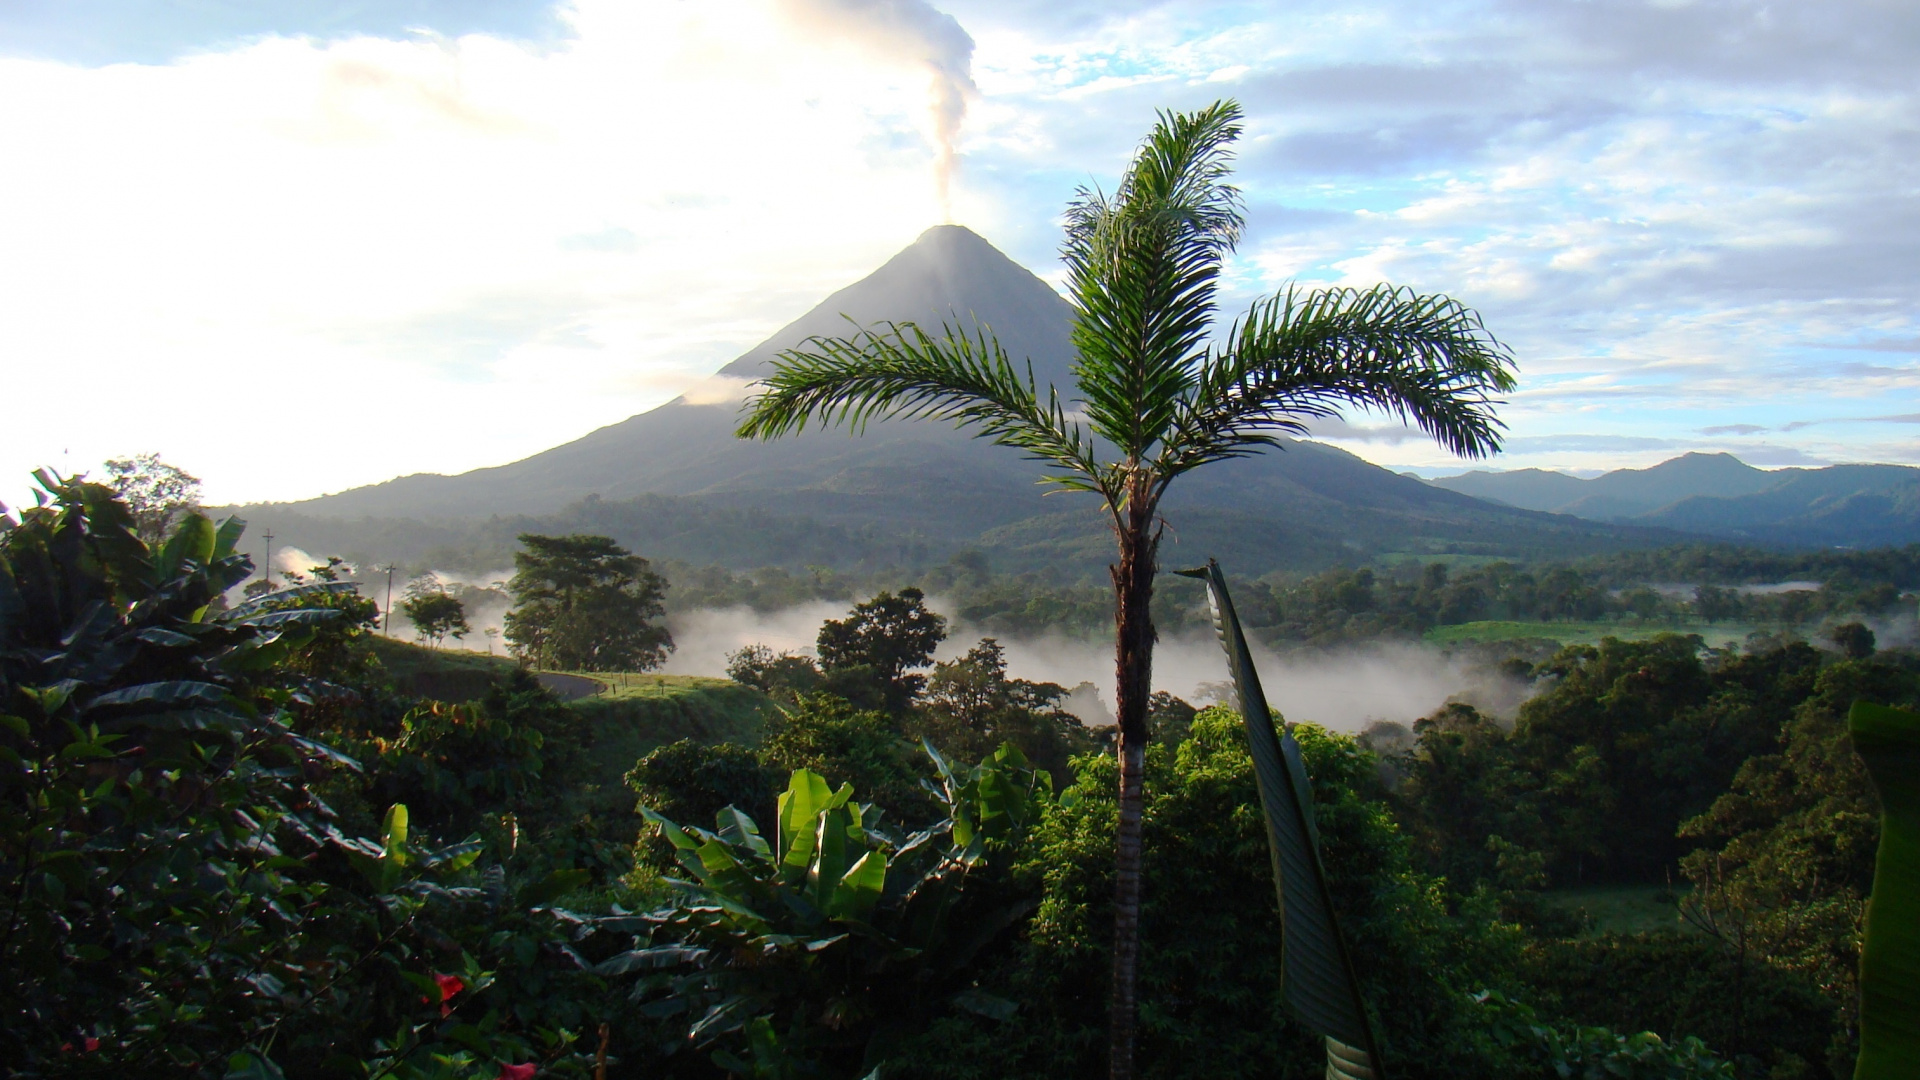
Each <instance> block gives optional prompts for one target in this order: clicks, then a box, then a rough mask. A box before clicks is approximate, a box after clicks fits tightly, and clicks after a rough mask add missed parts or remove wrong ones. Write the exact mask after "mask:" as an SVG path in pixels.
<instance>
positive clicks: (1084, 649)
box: [663, 597, 1529, 731]
mask: <svg viewBox="0 0 1920 1080" xmlns="http://www.w3.org/2000/svg"><path fill="white" fill-rule="evenodd" d="M847 606H848V605H846V604H844V603H835V602H830V601H821V602H818V603H812V604H803V605H801V606H798V607H793V608H788V609H786V610H784V611H779V612H773V613H770V614H769V613H763V612H756V611H753V610H751V609H748V608H729V609H718V610H716V609H706V610H701V611H693V612H685V613H682V614H679V615H676V616H674V617H672V618H670V619H669V620H668V627H669V628H670V629H671V630H672V631H673V640H674V643H675V645H676V648H675V650H674V652H673V655H672V656H671V657H670V658H669V659H668V660H667V663H666V666H665V668H664V669H663V670H665V671H667V672H670V673H674V674H682V675H721V674H724V673H725V671H726V655H727V654H728V653H730V652H732V651H734V650H736V649H739V648H741V647H742V646H745V645H752V644H761V645H767V646H771V647H772V648H773V649H775V650H778V651H787V652H804V653H811V651H812V646H813V642H814V638H815V636H816V635H817V634H818V633H819V632H820V624H821V623H822V622H823V621H825V620H827V619H838V618H842V617H844V616H845V615H846V613H847ZM928 606H929V607H931V608H933V610H935V611H941V610H942V609H943V607H945V609H946V610H951V607H950V606H945V605H942V604H941V603H940V601H939V598H937V597H930V598H929V599H928ZM983 636H985V634H984V632H983V631H981V630H979V629H978V628H974V627H968V626H966V625H965V624H962V623H954V624H950V625H949V627H948V636H947V640H946V642H945V643H944V644H943V645H942V646H941V648H940V652H939V654H938V657H937V658H938V659H942V660H945V659H951V658H952V657H955V656H958V655H960V654H961V653H964V652H966V651H967V650H968V649H970V648H972V647H973V645H974V644H975V643H976V642H978V641H979V640H980V638H981V637H983ZM995 636H996V637H997V638H998V640H999V642H1000V644H1001V645H1003V646H1005V647H1006V650H1007V672H1008V674H1009V675H1011V676H1013V677H1015V678H1020V679H1031V680H1034V681H1036V682H1051V683H1059V684H1060V685H1061V686H1065V687H1068V688H1072V687H1075V686H1078V685H1079V684H1080V683H1082V682H1089V683H1092V684H1093V686H1094V687H1095V688H1096V689H1097V690H1098V692H1099V695H1100V702H1101V705H1102V706H1104V709H1103V710H1102V711H1110V710H1111V709H1112V706H1113V677H1114V671H1113V647H1112V645H1111V644H1105V643H1097V642H1092V641H1087V640H1082V639H1078V638H1070V637H1067V636H1064V635H1059V636H1054V635H1049V636H1043V637H1037V638H1019V637H1008V636H1004V635H995ZM1254 651H1255V656H1256V659H1257V661H1258V663H1259V665H1260V679H1261V684H1262V685H1263V686H1264V687H1265V688H1266V691H1267V698H1268V700H1269V702H1270V703H1271V704H1272V705H1273V706H1274V707H1275V708H1277V709H1279V710H1280V711H1281V713H1282V714H1284V715H1285V716H1286V717H1287V719H1289V720H1311V721H1313V722H1315V723H1319V724H1324V725H1326V726H1328V727H1332V728H1337V729H1339V730H1342V731H1358V730H1360V729H1361V728H1363V727H1365V726H1366V725H1367V723H1368V722H1370V721H1374V720H1395V721H1399V722H1400V723H1411V722H1412V721H1414V720H1417V719H1419V718H1420V717H1423V716H1427V715H1430V714H1431V713H1433V712H1434V711H1435V710H1437V709H1438V708H1439V707H1440V706H1442V705H1444V704H1446V703H1447V701H1448V700H1450V699H1451V700H1463V701H1469V702H1472V703H1473V704H1474V705H1476V706H1478V707H1480V708H1482V709H1483V710H1486V711H1488V712H1491V713H1493V714H1495V715H1498V716H1502V717H1511V716H1512V715H1513V711H1514V710H1515V709H1516V708H1518V707H1519V704H1520V702H1521V701H1523V700H1524V699H1525V697H1526V695H1527V693H1528V692H1529V691H1528V688H1527V687H1526V686H1525V685H1524V684H1522V683H1520V682H1517V681H1515V680H1512V679H1509V678H1506V677H1504V676H1501V675H1499V674H1498V673H1497V672H1492V671H1488V670H1485V669H1481V668H1476V667H1470V666H1469V665H1468V664H1467V663H1465V662H1463V661H1461V660H1458V659H1454V658H1449V657H1448V656H1446V655H1444V654H1442V653H1441V652H1440V651H1439V650H1437V649H1432V648H1425V647H1421V646H1418V645H1402V644H1378V645H1368V646H1364V647H1359V648H1351V649H1343V650H1338V651H1328V652H1315V653H1313V654H1311V655H1304V654H1296V655H1293V656H1289V657H1286V658H1282V657H1280V656H1278V655H1276V654H1275V653H1274V652H1272V651H1271V650H1268V649H1264V648H1261V647H1259V646H1255V650H1254ZM1153 669H1154V670H1153V684H1154V687H1155V689H1159V690H1166V691H1168V692H1170V693H1173V694H1175V695H1178V696H1179V697H1183V698H1186V699H1187V700H1188V701H1191V702H1194V703H1195V704H1203V703H1206V702H1208V701H1212V700H1214V699H1216V698H1218V697H1224V695H1225V688H1224V686H1223V685H1222V684H1224V683H1225V681H1226V680H1227V677H1228V676H1227V666H1226V657H1225V655H1224V654H1223V653H1222V651H1221V649H1220V643H1219V641H1218V640H1217V639H1216V638H1215V637H1214V636H1213V634H1212V632H1211V631H1205V632H1201V631H1195V632H1191V633H1187V634H1182V635H1179V636H1172V635H1169V636H1167V637H1163V638H1162V639H1161V641H1160V644H1159V646H1158V647H1157V648H1155V649H1154V665H1153ZM1089 711H1092V710H1086V709H1078V710H1076V713H1077V714H1078V715H1080V716H1081V719H1083V720H1086V721H1087V722H1089V723H1094V722H1098V721H1100V720H1106V721H1107V722H1111V719H1110V716H1102V717H1095V716H1087V715H1085V713H1086V712H1089Z"/></svg>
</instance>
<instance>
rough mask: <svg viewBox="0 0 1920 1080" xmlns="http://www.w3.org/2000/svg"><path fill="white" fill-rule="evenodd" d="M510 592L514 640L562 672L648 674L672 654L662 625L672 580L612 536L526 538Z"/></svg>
mask: <svg viewBox="0 0 1920 1080" xmlns="http://www.w3.org/2000/svg"><path fill="white" fill-rule="evenodd" d="M520 543H521V544H522V545H523V546H524V548H525V550H523V551H518V552H515V553H514V556H513V565H514V569H515V571H516V572H515V573H514V575H513V580H512V581H509V582H508V583H507V591H508V592H510V593H512V594H513V599H514V607H513V610H512V611H509V612H507V641H508V642H509V643H511V644H512V645H513V646H514V648H515V649H516V650H517V651H519V652H520V654H521V655H523V656H526V657H527V658H529V659H531V660H532V661H533V662H534V663H535V664H538V665H539V666H541V667H544V668H554V669H559V670H562V671H646V670H647V669H649V668H653V667H656V666H658V665H659V664H660V662H661V661H662V660H665V659H666V658H667V653H669V652H671V651H672V650H673V637H672V636H671V635H670V634H668V633H667V629H666V627H664V626H656V625H654V623H653V620H654V619H657V618H659V617H660V616H661V615H662V614H663V613H664V612H665V611H666V608H665V607H663V606H662V605H661V603H660V601H661V598H662V597H664V596H665V595H666V591H667V580H666V579H665V578H663V577H661V576H660V575H659V574H656V573H654V572H653V566H652V564H650V563H648V562H647V560H645V559H643V558H641V557H640V556H638V555H635V554H634V553H632V552H630V551H628V550H627V549H626V548H623V547H621V546H620V545H618V544H616V543H614V542H613V538H612V537H608V536H581V535H573V536H540V535H538V534H535V533H527V534H525V535H523V536H521V537H520Z"/></svg>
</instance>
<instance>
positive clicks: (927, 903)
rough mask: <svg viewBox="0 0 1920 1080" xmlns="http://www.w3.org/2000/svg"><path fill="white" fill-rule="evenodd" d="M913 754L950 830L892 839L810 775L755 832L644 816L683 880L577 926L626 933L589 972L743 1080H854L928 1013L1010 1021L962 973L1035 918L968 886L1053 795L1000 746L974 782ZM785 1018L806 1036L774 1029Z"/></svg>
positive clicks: (723, 814)
mask: <svg viewBox="0 0 1920 1080" xmlns="http://www.w3.org/2000/svg"><path fill="white" fill-rule="evenodd" d="M927 749H928V753H929V755H930V756H931V757H932V759H933V762H934V767H935V770H936V772H937V774H938V780H937V781H929V782H927V788H928V790H929V792H930V793H931V794H932V795H933V797H934V798H935V799H936V800H937V801H938V802H939V804H940V805H941V806H942V807H943V808H944V810H945V811H946V814H945V817H944V818H943V819H942V820H940V821H938V822H935V823H933V824H932V825H929V826H928V827H926V828H924V829H921V830H919V831H916V832H914V833H912V834H910V835H906V836H897V835H895V834H893V833H890V832H888V831H887V830H886V829H884V828H883V827H882V825H881V823H880V822H881V813H880V811H879V810H878V809H877V808H875V807H873V806H870V805H865V804H862V803H860V802H857V801H855V799H854V797H853V789H852V786H851V785H848V784H842V785H840V786H839V787H838V788H834V787H832V786H831V785H829V784H828V783H827V781H826V779H825V778H824V777H822V776H820V775H819V774H817V773H814V772H812V771H811V770H808V769H798V770H795V771H794V773H793V774H792V776H791V777H790V779H789V781H788V784H787V789H786V791H785V792H783V793H782V794H781V795H780V797H779V800H778V803H777V806H776V809H775V814H774V819H773V828H772V829H770V830H768V831H766V832H763V831H762V830H761V828H760V827H759V825H758V824H757V823H756V822H755V821H754V820H753V819H752V818H751V817H749V816H748V815H747V814H745V813H743V812H741V811H740V810H738V809H737V808H735V807H731V806H730V807H727V808H725V809H723V810H721V811H720V812H719V813H718V814H717V815H716V817H715V822H714V828H713V829H711V830H708V829H701V828H695V827H691V826H683V825H680V824H678V823H676V822H673V821H671V820H668V819H667V818H666V817H664V816H663V815H661V814H659V813H657V812H655V811H653V810H651V809H649V808H644V807H643V808H642V810H641V812H642V813H643V814H644V815H645V816H646V818H647V820H649V821H651V822H653V823H654V824H655V825H656V826H658V827H659V829H660V832H661V835H662V836H664V837H665V838H666V839H667V841H668V842H669V843H671V844H672V845H673V847H674V848H675V852H676V855H677V858H678V861H679V862H680V865H681V866H683V867H685V868H686V870H687V871H688V873H689V875H690V877H689V878H687V879H681V880H670V881H669V885H671V886H672V887H673V888H674V889H675V890H677V892H678V894H679V896H678V899H677V902H675V903H673V904H671V905H669V906H668V907H665V908H662V909H660V910H658V911H655V912H652V913H649V914H646V915H642V916H618V915H617V916H615V917H613V918H611V919H601V920H595V921H593V922H592V923H591V924H590V925H589V926H588V929H589V930H591V929H593V928H595V927H598V928H601V929H608V930H615V931H625V932H631V933H633V934H634V939H633V947H632V948H629V949H626V950H624V951H622V952H619V953H618V954H616V955H614V956H612V957H610V958H608V959H606V960H604V961H602V962H601V963H600V964H598V965H597V966H596V967H595V969H594V970H595V971H596V973H598V974H600V975H602V976H622V975H629V974H633V975H636V976H637V978H636V980H635V985H634V988H633V996H634V997H635V998H636V999H637V1000H641V1001H643V1002H645V1004H644V1005H643V1006H642V1010H641V1011H642V1014H643V1015H645V1016H648V1017H650V1018H653V1019H655V1020H658V1021H661V1022H662V1023H663V1024H666V1025H668V1026H669V1027H673V1028H675V1029H676V1030H677V1032H678V1038H679V1039H681V1040H682V1041H683V1042H684V1043H685V1044H686V1045H690V1046H692V1047H696V1048H706V1047H710V1046H718V1048H717V1049H714V1050H713V1052H712V1057H713V1060H714V1061H715V1062H716V1063H717V1064H719V1065H721V1066H722V1067H723V1068H727V1069H729V1070H731V1071H735V1072H738V1073H741V1074H743V1075H756V1076H760V1075H784V1073H783V1072H781V1071H780V1070H782V1069H784V1068H786V1065H784V1064H780V1063H781V1062H786V1061H787V1060H788V1059H789V1058H792V1059H793V1060H794V1061H796V1062H797V1061H800V1060H803V1059H805V1060H808V1061H810V1062H811V1063H812V1066H818V1065H820V1064H821V1063H823V1062H824V1063H825V1064H826V1067H827V1068H828V1069H829V1071H831V1070H833V1069H836V1068H837V1069H839V1070H840V1071H842V1072H850V1073H852V1074H854V1075H865V1074H867V1073H869V1072H871V1070H873V1069H874V1068H876V1067H877V1066H878V1065H879V1064H880V1061H881V1059H882V1058H883V1057H884V1053H885V1047H886V1045H887V1043H888V1041H889V1040H890V1039H891V1038H892V1037H893V1036H894V1035H897V1034H898V1033H899V1032H900V1031H901V1030H904V1029H905V1028H906V1026H907V1025H909V1024H910V1023H911V1022H912V1021H913V1020H914V1018H915V1017H916V1015H918V1014H922V1013H924V1012H925V1011H927V1010H928V1009H930V1008H934V1007H941V1006H944V1007H952V1008H958V1009H965V1010H968V1011H972V1012H976V1013H980V1014H982V1015H986V1016H989V1017H993V1018H996V1019H1006V1018H1007V1017H1009V1016H1011V1015H1012V1013H1013V1011H1014V1006H1013V1004H1012V1003H1011V1002H1007V1001H1004V1000H1002V999H999V998H996V997H993V996H992V995H989V994H986V993H984V992H982V991H980V990H978V989H977V988H974V987H971V986H967V985H965V980H964V971H965V968H966V966H967V965H968V964H969V963H970V962H971V961H972V959H973V958H974V957H975V956H976V955H977V954H978V953H979V952H980V950H981V949H982V948H984V947H985V946H986V945H987V944H989V943H990V942H991V941H992V940H993V939H994V938H995V937H997V936H998V935H999V934H1000V933H1002V932H1004V931H1005V930H1006V929H1008V928H1009V927H1010V926H1012V925H1013V924H1014V922H1016V921H1017V920H1018V919H1019V918H1020V916H1022V915H1024V914H1025V913H1026V912H1027V911H1030V910H1031V909H1032V901H1031V900H1030V899H1014V900H1011V901H1008V902H1001V900H1000V898H999V897H998V896H996V895H994V891H993V890H992V889H991V888H987V887H984V886H983V887H979V888H975V889H971V890H970V889H969V888H968V886H969V883H970V881H972V880H973V879H975V878H976V877H977V875H978V872H979V871H980V870H981V868H982V866H983V865H984V864H985V863H986V862H987V861H988V860H989V859H990V858H991V857H992V854H993V852H995V851H997V850H1004V847H1005V845H1007V844H1009V843H1012V842H1014V841H1016V840H1017V839H1018V838H1019V837H1020V835H1021V834H1022V833H1023V832H1024V830H1025V829H1026V828H1027V826H1028V825H1029V824H1030V823H1031V822H1032V821H1033V820H1034V819H1035V817H1036V816H1037V815H1038V813H1039V811H1040V808H1041V807H1042V806H1043V805H1044V803H1045V802H1046V801H1047V800H1048V799H1050V798H1051V782H1050V780H1049V778H1048V776H1047V774H1046V773H1045V772H1043V771H1039V770H1035V769H1034V768H1032V767H1031V765H1029V764H1028V762H1027V761H1026V759H1025V757H1024V756H1022V755H1021V753H1020V751H1019V750H1018V749H1016V748H1014V747H1013V746H1011V745H1008V746H1003V747H1002V748H1001V749H1000V750H999V751H997V752H996V753H995V754H994V755H993V756H991V757H989V758H988V759H987V760H986V761H984V762H981V763H980V764H979V765H977V766H974V767H972V768H970V769H969V768H956V767H955V766H954V765H952V764H951V763H950V762H948V761H947V760H946V759H945V758H944V757H942V756H941V755H940V754H939V753H938V752H937V751H934V750H933V749H932V748H931V747H928V748H927ZM786 1017H807V1018H817V1021H809V1022H805V1023H803V1022H801V1021H800V1020H795V1021H793V1022H792V1023H791V1024H788V1023H786V1022H785V1021H784V1020H782V1021H781V1023H782V1028H783V1029H784V1030H782V1029H776V1027H775V1026H774V1025H775V1022H776V1018H786ZM723 1039H724V1040H725V1041H726V1044H727V1045H725V1046H721V1045H719V1044H720V1043H721V1041H722V1040H723ZM743 1043H744V1045H743ZM727 1046H733V1047H737V1048H738V1049H741V1050H743V1051H745V1057H742V1056H736V1054H734V1053H733V1052H732V1051H731V1050H729V1049H728V1048H727ZM856 1065H857V1069H852V1068H849V1067H851V1066H856ZM810 1067H811V1066H810Z"/></svg>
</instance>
